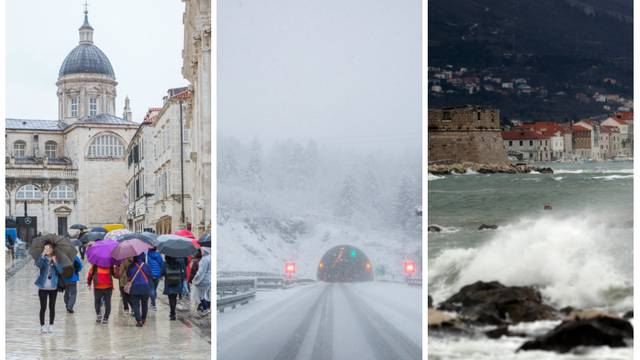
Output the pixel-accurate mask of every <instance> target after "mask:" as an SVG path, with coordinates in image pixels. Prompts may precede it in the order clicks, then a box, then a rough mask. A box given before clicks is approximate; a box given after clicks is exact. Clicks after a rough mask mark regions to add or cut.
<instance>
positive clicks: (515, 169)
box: [428, 162, 553, 175]
mask: <svg viewBox="0 0 640 360" xmlns="http://www.w3.org/2000/svg"><path fill="white" fill-rule="evenodd" d="M428 171H429V173H431V174H433V175H451V174H466V173H468V172H470V171H473V172H477V173H479V174H528V173H531V172H538V173H542V174H553V169H551V168H549V167H538V166H533V165H527V164H521V163H520V164H478V163H472V162H463V163H453V164H430V165H429V166H428Z"/></svg>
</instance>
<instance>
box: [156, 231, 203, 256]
mask: <svg viewBox="0 0 640 360" xmlns="http://www.w3.org/2000/svg"><path fill="white" fill-rule="evenodd" d="M156 249H157V250H158V252H159V253H161V254H165V255H167V256H171V257H177V258H182V257H187V256H191V255H194V254H195V253H196V252H197V249H196V246H195V245H193V243H192V242H191V239H189V238H187V237H184V236H179V235H160V236H159V237H158V245H157V246H156Z"/></svg>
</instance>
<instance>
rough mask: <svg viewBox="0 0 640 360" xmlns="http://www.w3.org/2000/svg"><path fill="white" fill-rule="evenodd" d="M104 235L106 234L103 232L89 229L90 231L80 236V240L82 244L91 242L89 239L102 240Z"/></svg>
mask: <svg viewBox="0 0 640 360" xmlns="http://www.w3.org/2000/svg"><path fill="white" fill-rule="evenodd" d="M105 235H106V234H105V233H101V232H96V231H90V232H88V233H85V234H84V235H82V236H80V242H82V243H83V244H86V243H88V242H91V241H98V240H102V239H104V236H105Z"/></svg>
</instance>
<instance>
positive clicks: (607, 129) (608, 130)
mask: <svg viewBox="0 0 640 360" xmlns="http://www.w3.org/2000/svg"><path fill="white" fill-rule="evenodd" d="M600 132H602V133H612V132H620V129H618V127H616V126H609V125H604V126H602V127H601V128H600Z"/></svg>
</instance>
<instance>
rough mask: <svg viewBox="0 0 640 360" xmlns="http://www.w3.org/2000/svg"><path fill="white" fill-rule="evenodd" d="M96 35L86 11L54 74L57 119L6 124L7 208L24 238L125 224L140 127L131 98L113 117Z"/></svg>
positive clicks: (111, 88)
mask: <svg viewBox="0 0 640 360" xmlns="http://www.w3.org/2000/svg"><path fill="white" fill-rule="evenodd" d="M93 30H94V29H93V28H92V27H91V25H90V24H89V19H88V13H87V11H86V10H85V13H84V23H83V24H82V26H81V27H80V29H79V36H80V41H79V44H78V45H77V46H76V47H75V48H74V49H73V50H71V52H70V53H69V54H68V55H67V57H66V58H65V59H64V61H63V63H62V65H61V67H60V71H59V73H58V80H57V82H56V86H57V93H56V94H57V97H58V119H57V120H41V119H37V120H34V119H16V118H7V119H6V120H5V130H6V137H5V150H6V159H5V164H6V165H5V167H6V192H5V197H6V205H5V210H6V214H7V216H10V217H13V218H15V220H16V221H17V223H18V233H19V236H20V237H21V238H23V239H25V240H29V239H31V238H33V236H35V235H36V234H37V233H57V234H64V233H66V232H67V231H68V226H70V225H71V224H74V223H82V224H84V225H86V226H89V227H91V226H99V225H103V224H105V223H118V222H124V220H125V219H124V217H123V216H122V214H123V213H124V211H123V209H124V202H123V200H122V193H123V189H124V186H125V185H124V178H125V177H126V171H127V168H126V163H125V162H124V161H123V159H124V156H125V152H126V148H127V144H128V143H129V141H130V139H131V137H132V136H133V134H134V133H135V132H136V129H137V128H138V124H136V123H134V122H132V121H131V109H130V107H129V101H128V99H127V100H126V101H125V108H124V110H123V116H122V117H118V116H116V115H115V100H116V95H117V93H116V87H117V85H118V83H117V81H116V77H115V72H114V71H113V68H112V66H111V63H110V61H109V59H108V58H107V56H106V55H105V54H104V53H103V52H102V51H101V50H100V49H99V48H98V47H97V46H95V45H94V43H93Z"/></svg>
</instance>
